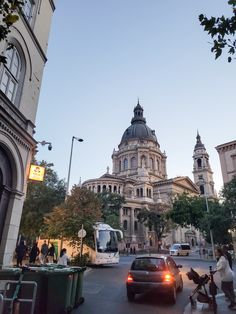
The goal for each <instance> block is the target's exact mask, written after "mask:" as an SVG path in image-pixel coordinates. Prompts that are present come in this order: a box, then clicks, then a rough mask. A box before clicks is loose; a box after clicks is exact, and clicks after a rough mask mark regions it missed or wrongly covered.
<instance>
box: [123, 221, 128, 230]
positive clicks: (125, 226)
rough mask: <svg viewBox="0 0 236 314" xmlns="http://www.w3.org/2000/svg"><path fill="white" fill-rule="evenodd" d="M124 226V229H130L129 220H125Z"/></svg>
mask: <svg viewBox="0 0 236 314" xmlns="http://www.w3.org/2000/svg"><path fill="white" fill-rule="evenodd" d="M123 228H124V230H127V229H128V221H127V220H124V221H123Z"/></svg>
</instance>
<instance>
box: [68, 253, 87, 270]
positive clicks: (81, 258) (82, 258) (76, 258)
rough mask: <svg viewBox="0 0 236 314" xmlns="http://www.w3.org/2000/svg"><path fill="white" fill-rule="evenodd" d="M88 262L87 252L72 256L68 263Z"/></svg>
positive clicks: (81, 265) (84, 264)
mask: <svg viewBox="0 0 236 314" xmlns="http://www.w3.org/2000/svg"><path fill="white" fill-rule="evenodd" d="M88 262H89V255H88V254H84V255H82V256H80V254H77V255H75V256H74V257H73V259H72V260H71V262H70V264H71V265H73V266H80V267H83V266H86V265H87V264H88Z"/></svg>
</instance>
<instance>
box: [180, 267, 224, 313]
mask: <svg viewBox="0 0 236 314" xmlns="http://www.w3.org/2000/svg"><path fill="white" fill-rule="evenodd" d="M213 274H214V271H212V267H211V266H210V274H209V275H208V274H205V275H202V276H200V275H199V274H198V273H197V272H196V271H195V270H194V269H193V268H191V269H190V271H189V272H187V274H186V275H187V276H188V279H189V280H192V281H193V282H194V283H195V284H196V285H197V287H196V288H195V289H194V290H193V291H192V293H191V295H190V297H189V299H190V303H191V306H192V308H195V307H196V303H197V302H196V300H197V301H198V302H201V303H207V304H209V309H211V310H213V313H214V314H216V313H217V303H216V298H215V296H216V294H217V289H218V288H217V286H216V284H215V282H214V278H213ZM208 283H209V293H208V292H207V289H206V285H207V284H208Z"/></svg>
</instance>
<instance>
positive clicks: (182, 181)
mask: <svg viewBox="0 0 236 314" xmlns="http://www.w3.org/2000/svg"><path fill="white" fill-rule="evenodd" d="M172 180H173V183H174V184H177V185H179V186H182V187H183V188H186V189H189V190H192V191H193V192H194V191H195V192H196V193H199V190H198V187H197V185H196V184H195V183H194V182H193V181H192V180H191V179H190V178H189V177H187V176H186V177H175V178H173V179H172Z"/></svg>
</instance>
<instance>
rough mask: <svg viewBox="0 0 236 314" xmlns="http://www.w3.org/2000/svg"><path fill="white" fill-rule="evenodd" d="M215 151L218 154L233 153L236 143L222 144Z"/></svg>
mask: <svg viewBox="0 0 236 314" xmlns="http://www.w3.org/2000/svg"><path fill="white" fill-rule="evenodd" d="M215 149H216V150H217V152H218V153H222V152H228V151H231V150H233V149H236V141H232V142H228V143H225V144H221V145H219V146H216V147H215Z"/></svg>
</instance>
